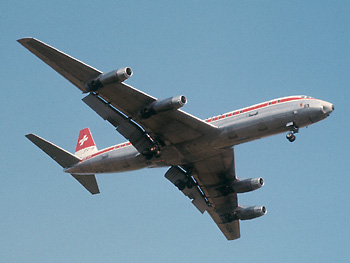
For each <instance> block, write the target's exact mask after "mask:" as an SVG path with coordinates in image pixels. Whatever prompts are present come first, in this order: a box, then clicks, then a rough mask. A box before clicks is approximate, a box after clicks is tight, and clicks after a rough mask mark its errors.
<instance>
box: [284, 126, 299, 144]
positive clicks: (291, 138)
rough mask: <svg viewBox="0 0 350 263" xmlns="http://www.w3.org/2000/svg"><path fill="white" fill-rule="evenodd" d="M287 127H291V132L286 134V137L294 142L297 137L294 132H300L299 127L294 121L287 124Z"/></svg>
mask: <svg viewBox="0 0 350 263" xmlns="http://www.w3.org/2000/svg"><path fill="white" fill-rule="evenodd" d="M287 127H290V132H289V133H288V134H287V135H286V138H287V139H288V141H290V142H294V141H295V139H296V137H295V135H294V134H295V133H298V132H299V127H298V125H296V124H295V123H294V122H290V123H289V124H287Z"/></svg>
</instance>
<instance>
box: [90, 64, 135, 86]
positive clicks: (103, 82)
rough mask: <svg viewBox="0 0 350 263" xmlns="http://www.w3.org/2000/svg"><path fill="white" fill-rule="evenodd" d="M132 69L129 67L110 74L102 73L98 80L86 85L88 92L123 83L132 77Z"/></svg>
mask: <svg viewBox="0 0 350 263" xmlns="http://www.w3.org/2000/svg"><path fill="white" fill-rule="evenodd" d="M132 74H133V72H132V69H131V68H129V67H126V68H120V69H117V70H113V71H111V72H108V73H102V74H101V75H99V76H98V77H97V78H95V79H93V80H91V81H89V82H87V83H86V85H85V86H86V89H87V91H88V92H89V91H96V90H98V89H99V88H102V87H104V86H107V85H109V84H112V83H114V82H123V81H124V80H127V79H128V78H130V77H131V76H132Z"/></svg>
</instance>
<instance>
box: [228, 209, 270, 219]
mask: <svg viewBox="0 0 350 263" xmlns="http://www.w3.org/2000/svg"><path fill="white" fill-rule="evenodd" d="M266 212H267V210H266V207H265V206H249V207H243V206H239V207H237V209H236V213H235V217H236V218H237V219H240V220H249V219H253V218H257V217H260V216H263V215H265V214H266Z"/></svg>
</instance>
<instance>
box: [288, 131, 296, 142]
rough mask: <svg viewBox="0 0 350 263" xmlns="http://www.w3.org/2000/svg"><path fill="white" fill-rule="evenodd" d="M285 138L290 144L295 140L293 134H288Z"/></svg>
mask: <svg viewBox="0 0 350 263" xmlns="http://www.w3.org/2000/svg"><path fill="white" fill-rule="evenodd" d="M286 137H287V139H288V140H289V141H290V142H294V141H295V139H296V137H295V135H294V134H293V133H288V134H287V136H286Z"/></svg>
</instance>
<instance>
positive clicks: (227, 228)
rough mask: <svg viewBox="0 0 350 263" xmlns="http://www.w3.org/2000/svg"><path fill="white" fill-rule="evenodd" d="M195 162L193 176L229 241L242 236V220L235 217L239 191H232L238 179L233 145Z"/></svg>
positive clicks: (215, 219) (211, 214)
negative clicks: (231, 187) (233, 218)
mask: <svg viewBox="0 0 350 263" xmlns="http://www.w3.org/2000/svg"><path fill="white" fill-rule="evenodd" d="M193 165H194V172H193V174H192V176H193V177H194V178H195V179H196V181H197V182H198V184H199V187H200V188H201V189H202V191H203V192H204V195H205V196H206V198H207V200H208V202H209V204H210V205H209V207H208V209H207V212H208V213H209V214H210V216H211V217H212V218H213V220H214V222H215V223H216V224H217V225H218V227H219V228H220V230H221V231H222V232H223V234H224V235H225V237H226V238H227V239H228V240H234V239H237V238H239V237H240V228H239V220H232V215H233V214H234V212H235V209H236V208H237V207H238V202H237V194H236V193H234V192H232V191H230V190H229V189H230V186H231V185H232V182H233V181H234V180H236V174H235V161H234V150H233V148H230V149H226V150H225V151H224V152H222V153H220V154H218V155H216V156H213V157H211V158H208V159H206V160H203V161H199V162H195V163H194V164H193Z"/></svg>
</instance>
